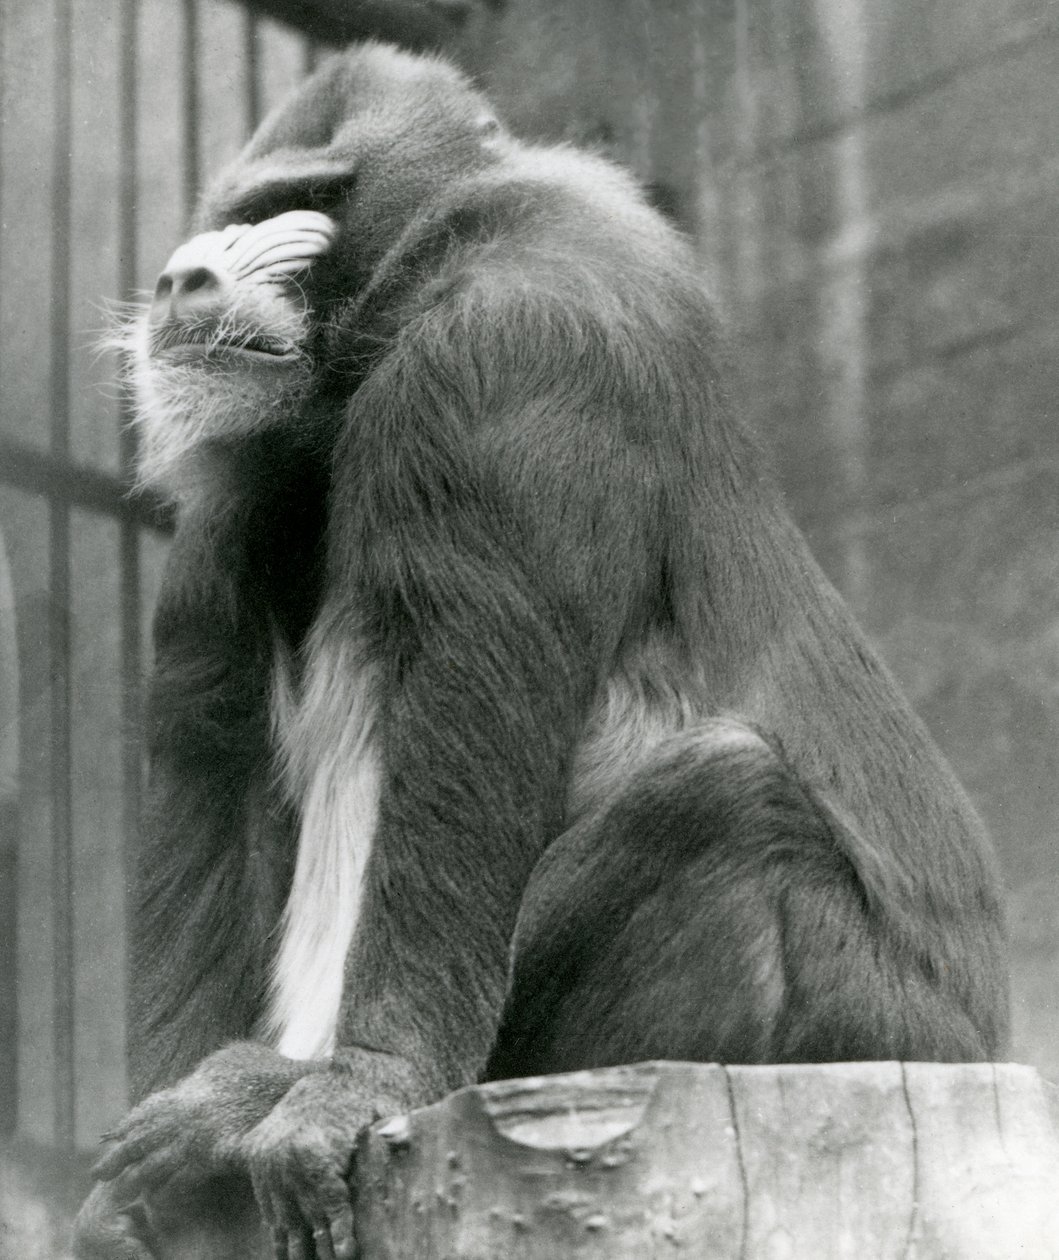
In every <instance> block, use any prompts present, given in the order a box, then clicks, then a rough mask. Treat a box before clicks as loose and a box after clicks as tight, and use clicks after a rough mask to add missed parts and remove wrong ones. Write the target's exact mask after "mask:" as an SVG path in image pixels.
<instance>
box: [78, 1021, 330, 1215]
mask: <svg viewBox="0 0 1059 1260" xmlns="http://www.w3.org/2000/svg"><path fill="white" fill-rule="evenodd" d="M321 1066H322V1065H320V1064H318V1063H300V1062H295V1061H294V1060H292V1059H285V1058H283V1057H282V1056H281V1055H278V1054H276V1053H275V1052H274V1051H272V1050H268V1049H266V1048H265V1047H264V1046H259V1045H255V1044H253V1043H250V1042H240V1043H237V1044H235V1045H231V1046H227V1047H225V1049H223V1050H220V1051H218V1052H217V1053H216V1054H214V1055H211V1056H210V1057H209V1058H208V1059H205V1060H204V1061H203V1062H202V1063H201V1064H200V1065H199V1067H198V1068H196V1069H195V1071H194V1072H192V1073H191V1075H190V1076H187V1077H185V1078H184V1079H183V1080H182V1081H180V1082H179V1083H178V1084H176V1085H174V1086H173V1087H172V1088H171V1089H163V1090H159V1092H158V1093H156V1094H152V1095H151V1096H150V1097H149V1098H146V1099H145V1100H144V1101H143V1102H142V1103H140V1104H139V1106H137V1107H134V1108H133V1109H132V1111H130V1112H129V1114H128V1115H127V1116H126V1117H125V1119H124V1120H123V1121H122V1123H121V1124H120V1125H119V1126H118V1128H117V1129H116V1130H115V1131H114V1133H113V1134H110V1135H108V1140H110V1141H111V1142H112V1143H113V1145H112V1146H111V1147H110V1149H109V1150H108V1151H107V1152H106V1153H105V1154H104V1155H103V1156H102V1157H101V1158H100V1160H99V1161H98V1162H97V1164H96V1166H95V1168H94V1169H93V1170H92V1171H93V1173H94V1175H95V1176H96V1177H97V1178H98V1179H99V1180H101V1181H104V1182H109V1183H110V1185H109V1192H110V1198H111V1200H112V1201H113V1202H114V1203H116V1204H118V1205H122V1204H130V1203H132V1202H134V1201H135V1200H136V1199H139V1198H141V1197H158V1196H160V1195H162V1194H164V1195H165V1196H166V1197H168V1198H174V1199H180V1198H183V1197H185V1196H187V1195H188V1194H189V1193H190V1192H191V1190H192V1189H193V1188H194V1187H196V1186H199V1185H202V1184H203V1183H205V1182H207V1181H209V1180H212V1179H214V1178H217V1177H222V1176H225V1175H229V1174H238V1173H240V1172H245V1163H244V1162H243V1161H244V1157H243V1154H242V1151H241V1150H240V1147H239V1143H240V1141H241V1139H243V1138H244V1137H245V1136H246V1135H247V1133H249V1132H250V1131H251V1130H252V1129H253V1128H254V1126H255V1125H257V1124H259V1123H260V1121H261V1120H262V1119H263V1118H264V1117H265V1116H267V1115H268V1113H269V1112H270V1111H271V1110H272V1108H273V1107H274V1106H275V1105H276V1103H277V1102H279V1100H280V1099H281V1098H282V1097H283V1095H284V1094H285V1093H286V1092H287V1091H288V1090H289V1089H290V1087H291V1085H292V1084H293V1083H294V1082H295V1081H296V1080H298V1079H299V1078H301V1077H303V1076H304V1075H305V1073H306V1072H311V1071H318V1070H320V1067H321Z"/></svg>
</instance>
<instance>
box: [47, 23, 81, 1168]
mask: <svg viewBox="0 0 1059 1260" xmlns="http://www.w3.org/2000/svg"><path fill="white" fill-rule="evenodd" d="M70 4H71V0H55V8H54V10H53V13H54V33H55V43H54V57H55V99H54V102H53V110H54V114H53V116H54V131H53V142H52V178H53V181H54V182H53V194H52V205H51V215H52V223H51V230H52V275H51V291H50V295H51V338H50V340H51V347H50V349H51V379H50V395H51V397H50V406H51V434H50V436H51V454H52V455H53V456H54V457H55V458H56V459H60V460H62V461H63V462H66V461H67V460H68V459H69V453H70V394H69V391H70V385H69V335H70V182H71V172H70V146H71V130H72V128H71V117H70V114H71V83H70V78H71V74H72V70H73V57H72V49H71V31H70V17H71V14H70ZM49 524H50V531H49V578H50V587H51V610H50V611H51V617H50V622H49V625H50V636H49V637H50V643H49V648H50V658H51V660H50V664H51V735H52V761H51V794H52V852H53V868H52V880H53V882H52V891H53V905H52V912H53V916H54V918H53V931H54V942H55V1008H54V1020H55V1024H54V1037H55V1042H54V1044H55V1141H56V1144H57V1145H59V1146H60V1147H70V1146H72V1145H73V1143H74V1140H75V1136H76V1134H75V1114H76V1085H77V1083H76V1079H75V1069H74V1003H75V987H74V932H73V926H74V925H73V916H74V894H73V818H72V805H71V785H70V776H71V760H72V758H71V732H70V666H71V662H70V655H71V647H72V634H71V612H70V508H69V504H68V503H67V502H65V500H60V499H52V500H51V502H50V504H49Z"/></svg>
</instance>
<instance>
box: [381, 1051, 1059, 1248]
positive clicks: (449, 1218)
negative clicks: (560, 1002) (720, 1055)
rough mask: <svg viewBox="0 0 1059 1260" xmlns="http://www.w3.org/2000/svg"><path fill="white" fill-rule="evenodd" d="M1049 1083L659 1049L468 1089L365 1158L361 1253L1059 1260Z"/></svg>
mask: <svg viewBox="0 0 1059 1260" xmlns="http://www.w3.org/2000/svg"><path fill="white" fill-rule="evenodd" d="M1047 1088H1048V1087H1045V1086H1044V1085H1043V1084H1042V1082H1041V1081H1040V1079H1039V1077H1038V1076H1037V1075H1036V1073H1035V1072H1034V1071H1033V1070H1032V1069H1031V1068H1026V1067H1020V1066H1016V1065H1007V1064H997V1065H994V1064H980V1065H979V1064H975V1065H956V1066H947V1065H946V1066H942V1065H938V1064H920V1063H910V1064H899V1063H844V1064H828V1065H820V1066H816V1065H812V1066H800V1065H799V1066H789V1067H729V1068H724V1067H717V1066H709V1065H698V1064H684V1063H648V1064H642V1065H639V1066H635V1067H618V1068H610V1069H606V1070H601V1071H595V1072H579V1073H575V1074H572V1075H568V1076H553V1077H538V1078H531V1079H528V1080H520V1081H506V1082H501V1083H499V1084H493V1085H487V1086H483V1087H481V1088H478V1089H467V1090H462V1091H460V1092H459V1093H457V1094H454V1095H452V1096H451V1097H450V1098H448V1099H446V1100H445V1101H443V1102H441V1103H439V1104H437V1105H436V1106H434V1107H428V1108H425V1109H424V1110H422V1111H418V1112H415V1113H413V1114H412V1115H410V1116H408V1117H402V1118H400V1119H397V1120H392V1121H390V1122H389V1123H386V1124H383V1125H381V1126H376V1127H375V1128H374V1129H373V1130H372V1132H371V1133H370V1134H369V1135H368V1136H367V1137H366V1139H365V1140H364V1142H363V1143H362V1146H361V1149H360V1151H359V1153H358V1159H357V1168H358V1173H357V1179H358V1192H357V1208H358V1220H359V1228H360V1235H361V1238H362V1240H363V1247H364V1256H365V1260H419V1258H422V1260H426V1258H427V1257H430V1258H431V1260H433V1258H435V1257H436V1258H437V1260H442V1258H445V1260H448V1258H449V1257H452V1258H453V1260H556V1257H563V1256H577V1257H578V1258H579V1260H589V1258H593V1260H594V1258H596V1257H598V1258H599V1260H621V1258H623V1257H630V1258H635V1260H644V1258H645V1257H662V1256H668V1255H672V1256H674V1258H675V1257H678V1256H681V1255H683V1256H689V1257H692V1256H693V1257H702V1258H703V1260H706V1258H707V1257H709V1260H715V1258H716V1260H729V1258H731V1260H736V1258H737V1257H738V1258H739V1260H765V1258H766V1257H767V1258H768V1260H781V1258H783V1257H791V1258H792V1260H809V1258H810V1257H811V1258H812V1260H832V1258H834V1260H839V1258H840V1257H841V1258H842V1260H868V1258H869V1257H870V1258H871V1260H884V1258H886V1260H888V1258H889V1257H894V1260H912V1258H914V1257H920V1258H923V1260H927V1258H928V1257H929V1260H940V1258H941V1257H945V1260H950V1258H952V1260H957V1258H959V1260H993V1258H995V1260H1012V1258H1013V1257H1016V1256H1017V1257H1019V1260H1056V1258H1057V1257H1059V1138H1057V1132H1056V1129H1055V1127H1054V1126H1053V1123H1052V1120H1051V1118H1050V1116H1049V1102H1048V1099H1047V1097H1046V1092H1047Z"/></svg>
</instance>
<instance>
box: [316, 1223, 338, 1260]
mask: <svg viewBox="0 0 1059 1260" xmlns="http://www.w3.org/2000/svg"><path fill="white" fill-rule="evenodd" d="M313 1242H314V1243H315V1245H316V1260H335V1249H334V1247H333V1246H332V1245H331V1226H330V1225H320V1226H317V1228H316V1229H314V1230H313Z"/></svg>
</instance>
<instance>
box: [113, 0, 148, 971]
mask: <svg viewBox="0 0 1059 1260" xmlns="http://www.w3.org/2000/svg"><path fill="white" fill-rule="evenodd" d="M138 11H139V0H122V5H121V11H120V17H119V20H120V24H121V32H120V41H121V43H120V47H121V51H120V54H119V56H120V58H121V62H120V67H119V85H118V91H119V123H118V125H119V128H120V131H121V158H120V167H119V171H118V180H119V198H120V201H121V208H120V211H119V218H118V236H119V254H118V256H119V258H120V263H119V276H118V286H119V291H120V293H121V296H122V298H124V299H125V300H126V301H129V300H130V299H132V297H133V296H134V294H135V291H136V283H137V279H138V277H137V274H136V260H137V258H138V257H139V230H138V222H137V217H136V215H137V209H136V207H137V196H136V181H137V167H136V153H137V142H138V135H137V119H136V107H137V97H136V71H137V61H138V52H139V49H138V45H137V35H138V29H137V15H138ZM118 414H119V421H120V423H121V434H120V437H119V452H120V457H121V472H122V479H123V480H124V482H125V484H126V485H128V484H131V482H132V479H133V477H134V475H135V467H136V447H137V442H136V431H135V429H134V428H133V427H132V423H131V420H132V416H131V407H130V402H129V397H128V395H127V394H126V393H124V392H123V393H122V397H121V404H120V407H119V413H118ZM140 537H141V529H140V527H139V525H138V524H136V523H135V522H134V521H131V520H124V521H122V523H121V527H120V534H119V541H118V548H119V564H120V566H121V569H120V573H121V585H120V591H121V594H120V599H121V611H120V616H121V682H122V714H121V719H122V767H121V769H122V774H121V779H122V836H123V857H122V865H123V867H124V871H125V888H126V889H127V890H131V889H132V888H133V876H134V870H135V862H136V848H137V843H138V838H139V834H140V817H141V802H142V793H143V782H142V765H143V761H142V757H141V752H140V731H141V727H142V712H143V681H142V680H143V644H142V638H141V636H142V625H143V621H142V618H141V615H140V605H141V602H142V600H143V583H142V580H141V574H140ZM127 897H128V894H127ZM131 909H132V906H131V899H127V901H126V907H125V921H126V923H129V922H130V919H131V914H130V911H131ZM126 940H128V935H126ZM125 957H126V974H128V968H129V965H130V964H131V962H132V959H131V958H130V956H129V954H128V952H127V951H126V956H125ZM125 991H126V993H128V991H129V985H128V981H127V980H126V986H125Z"/></svg>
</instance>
